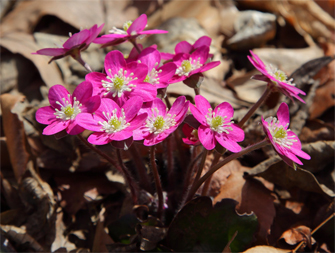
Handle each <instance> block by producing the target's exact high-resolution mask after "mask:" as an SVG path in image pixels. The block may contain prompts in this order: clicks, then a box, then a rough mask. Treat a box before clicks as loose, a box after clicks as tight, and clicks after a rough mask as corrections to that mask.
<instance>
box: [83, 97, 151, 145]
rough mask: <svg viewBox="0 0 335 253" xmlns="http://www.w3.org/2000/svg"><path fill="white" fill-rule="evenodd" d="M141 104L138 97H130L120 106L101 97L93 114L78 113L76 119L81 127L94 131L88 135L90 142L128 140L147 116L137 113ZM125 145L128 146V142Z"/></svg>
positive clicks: (141, 101) (102, 143)
mask: <svg viewBox="0 0 335 253" xmlns="http://www.w3.org/2000/svg"><path fill="white" fill-rule="evenodd" d="M142 104H143V100H142V99H141V98H140V97H133V98H130V99H129V100H128V101H126V102H125V104H124V105H123V106H122V107H120V106H119V105H118V104H116V103H115V102H114V101H113V100H112V99H109V98H103V99H101V105H100V107H99V109H98V110H97V111H96V112H95V113H94V114H93V115H92V114H89V113H82V114H80V115H78V118H79V119H78V121H79V123H80V125H81V126H82V127H83V128H85V129H88V130H91V131H94V133H93V134H91V135H90V136H89V137H88V141H89V142H90V143H92V144H95V145H104V144H107V143H109V142H112V141H124V140H128V139H129V138H131V137H132V136H133V131H134V130H135V129H137V128H138V127H140V126H141V125H142V124H143V123H144V121H145V119H146V118H147V114H146V113H142V114H141V115H137V114H138V112H139V110H140V109H141V107H142ZM131 142H132V141H131ZM125 143H127V141H126V142H125ZM127 145H128V146H129V142H128V144H127Z"/></svg>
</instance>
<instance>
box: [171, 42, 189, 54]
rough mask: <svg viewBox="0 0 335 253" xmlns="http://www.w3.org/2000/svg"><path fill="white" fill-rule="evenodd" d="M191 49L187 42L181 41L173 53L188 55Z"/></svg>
mask: <svg viewBox="0 0 335 253" xmlns="http://www.w3.org/2000/svg"><path fill="white" fill-rule="evenodd" d="M192 49H193V46H192V45H191V44H190V43H188V42H187V41H181V42H179V43H178V44H177V45H176V47H175V49H174V51H175V53H176V54H179V53H185V54H189V53H191V51H192Z"/></svg>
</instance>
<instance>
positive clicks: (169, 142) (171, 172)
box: [166, 136, 176, 190]
mask: <svg viewBox="0 0 335 253" xmlns="http://www.w3.org/2000/svg"><path fill="white" fill-rule="evenodd" d="M166 148H167V152H166V156H167V172H168V182H169V190H172V189H174V188H175V184H176V182H175V181H176V180H175V171H174V159H173V158H174V157H173V143H172V136H168V137H167V138H166Z"/></svg>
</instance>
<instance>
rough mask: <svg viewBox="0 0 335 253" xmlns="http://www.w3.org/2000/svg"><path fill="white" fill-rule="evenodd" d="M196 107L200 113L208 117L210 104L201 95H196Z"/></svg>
mask: <svg viewBox="0 0 335 253" xmlns="http://www.w3.org/2000/svg"><path fill="white" fill-rule="evenodd" d="M194 101H195V106H196V107H197V108H198V110H199V112H200V113H202V114H203V115H204V116H206V115H207V113H208V109H211V108H212V107H211V105H210V103H209V102H208V101H207V99H206V98H204V97H203V96H201V95H196V96H195V97H194Z"/></svg>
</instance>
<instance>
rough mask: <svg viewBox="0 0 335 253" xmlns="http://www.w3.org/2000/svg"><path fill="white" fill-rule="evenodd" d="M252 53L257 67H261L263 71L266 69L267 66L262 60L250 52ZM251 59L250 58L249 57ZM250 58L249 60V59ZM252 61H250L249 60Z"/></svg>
mask: <svg viewBox="0 0 335 253" xmlns="http://www.w3.org/2000/svg"><path fill="white" fill-rule="evenodd" d="M249 52H250V53H251V55H252V56H253V57H254V59H255V61H256V62H257V65H259V66H260V67H261V68H262V69H264V70H265V69H266V66H265V64H264V63H263V62H262V60H261V59H260V58H259V57H258V56H257V55H256V54H255V53H254V52H252V51H251V50H250V51H249ZM249 57H250V56H249ZM249 57H248V58H249ZM249 60H250V59H249Z"/></svg>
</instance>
